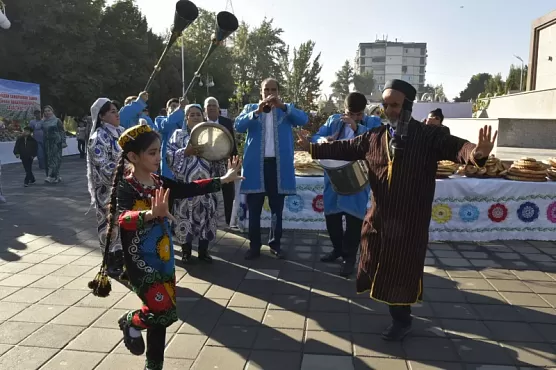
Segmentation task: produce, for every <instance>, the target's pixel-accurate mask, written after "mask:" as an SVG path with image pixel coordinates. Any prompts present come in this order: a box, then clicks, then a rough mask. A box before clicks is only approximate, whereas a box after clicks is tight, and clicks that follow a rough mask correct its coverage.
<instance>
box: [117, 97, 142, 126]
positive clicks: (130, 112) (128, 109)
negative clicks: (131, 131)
mask: <svg viewBox="0 0 556 370" xmlns="http://www.w3.org/2000/svg"><path fill="white" fill-rule="evenodd" d="M146 106H147V103H145V101H144V100H143V99H141V98H137V100H135V101H134V102H132V103H131V104H128V105H126V106H125V107H123V108H122V109H120V126H122V127H123V128H124V129H128V128H130V127H133V126H135V125H137V124H138V123H139V117H140V116H141V113H142V112H143V110H144V109H145V107H146ZM147 122H148V121H147Z"/></svg>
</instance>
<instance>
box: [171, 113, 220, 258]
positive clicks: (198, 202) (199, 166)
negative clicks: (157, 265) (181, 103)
mask: <svg viewBox="0 0 556 370" xmlns="http://www.w3.org/2000/svg"><path fill="white" fill-rule="evenodd" d="M185 117H186V120H187V126H186V128H185V129H181V130H176V131H175V132H174V134H173V135H172V137H171V138H170V140H169V142H168V151H167V153H166V160H167V163H168V166H169V167H170V169H171V170H172V172H173V173H174V176H175V177H176V180H178V181H180V182H192V181H196V180H201V179H210V178H212V177H218V176H221V175H222V174H223V173H224V172H225V170H226V161H217V162H210V161H207V160H206V159H203V158H201V157H199V156H198V154H199V153H198V152H197V148H194V147H192V146H191V145H190V144H189V138H190V137H189V133H190V132H191V130H192V129H193V127H195V126H196V125H197V124H199V123H201V122H203V120H204V119H203V111H202V108H201V106H200V105H198V104H190V105H188V106H187V107H185ZM216 205H217V197H216V193H210V194H206V195H203V196H198V197H192V198H187V199H179V200H176V201H175V202H174V204H173V215H174V217H175V218H176V221H177V224H176V226H175V233H176V240H177V242H178V243H179V244H181V245H182V259H183V261H185V262H189V261H191V258H192V256H191V251H192V248H193V244H192V243H193V240H194V239H196V238H198V239H199V249H198V258H199V259H200V260H201V261H204V262H207V263H211V262H212V257H211V256H210V254H209V253H208V246H209V242H211V241H212V240H214V238H215V237H216V230H217V227H218V215H217V212H216Z"/></svg>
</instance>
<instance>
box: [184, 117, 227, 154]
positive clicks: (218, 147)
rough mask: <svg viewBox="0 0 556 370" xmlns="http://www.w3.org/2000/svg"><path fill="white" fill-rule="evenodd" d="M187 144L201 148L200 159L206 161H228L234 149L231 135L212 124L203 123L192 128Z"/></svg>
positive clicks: (217, 124) (220, 126) (224, 129)
mask: <svg viewBox="0 0 556 370" xmlns="http://www.w3.org/2000/svg"><path fill="white" fill-rule="evenodd" d="M189 142H190V143H191V145H194V146H200V147H202V149H201V154H200V157H202V158H204V159H206V160H207V161H220V160H223V159H228V158H230V155H231V153H232V151H233V149H234V138H233V137H232V134H230V132H229V131H228V130H227V129H226V128H225V127H224V126H222V125H221V124H219V123H214V122H203V123H199V124H198V125H196V126H195V127H193V129H192V130H191V135H190V140H189Z"/></svg>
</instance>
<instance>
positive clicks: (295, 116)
mask: <svg viewBox="0 0 556 370" xmlns="http://www.w3.org/2000/svg"><path fill="white" fill-rule="evenodd" d="M286 121H287V122H289V123H290V124H291V125H292V126H294V127H295V126H305V125H306V124H307V122H309V116H307V113H305V112H304V111H302V110H301V109H297V108H295V107H294V105H293V104H291V103H290V104H286Z"/></svg>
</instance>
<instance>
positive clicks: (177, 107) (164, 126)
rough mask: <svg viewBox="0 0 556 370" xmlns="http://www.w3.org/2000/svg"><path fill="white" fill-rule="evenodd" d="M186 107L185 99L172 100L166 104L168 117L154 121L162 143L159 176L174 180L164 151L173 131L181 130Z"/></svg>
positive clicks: (159, 117) (161, 117) (157, 118)
mask: <svg viewBox="0 0 556 370" xmlns="http://www.w3.org/2000/svg"><path fill="white" fill-rule="evenodd" d="M186 105H187V99H183V98H180V99H178V98H172V99H170V100H168V102H167V103H166V111H167V112H168V116H158V117H156V119H155V120H154V122H155V126H156V130H157V131H158V132H159V133H160V140H161V142H162V148H161V152H160V156H161V158H162V159H161V160H160V173H161V176H164V177H167V178H169V179H172V180H173V179H174V174H173V173H172V170H170V168H169V167H168V163H167V162H166V150H167V148H168V140H170V138H171V137H172V135H173V134H174V131H176V130H178V129H182V128H183V124H184V122H185V106H186Z"/></svg>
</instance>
